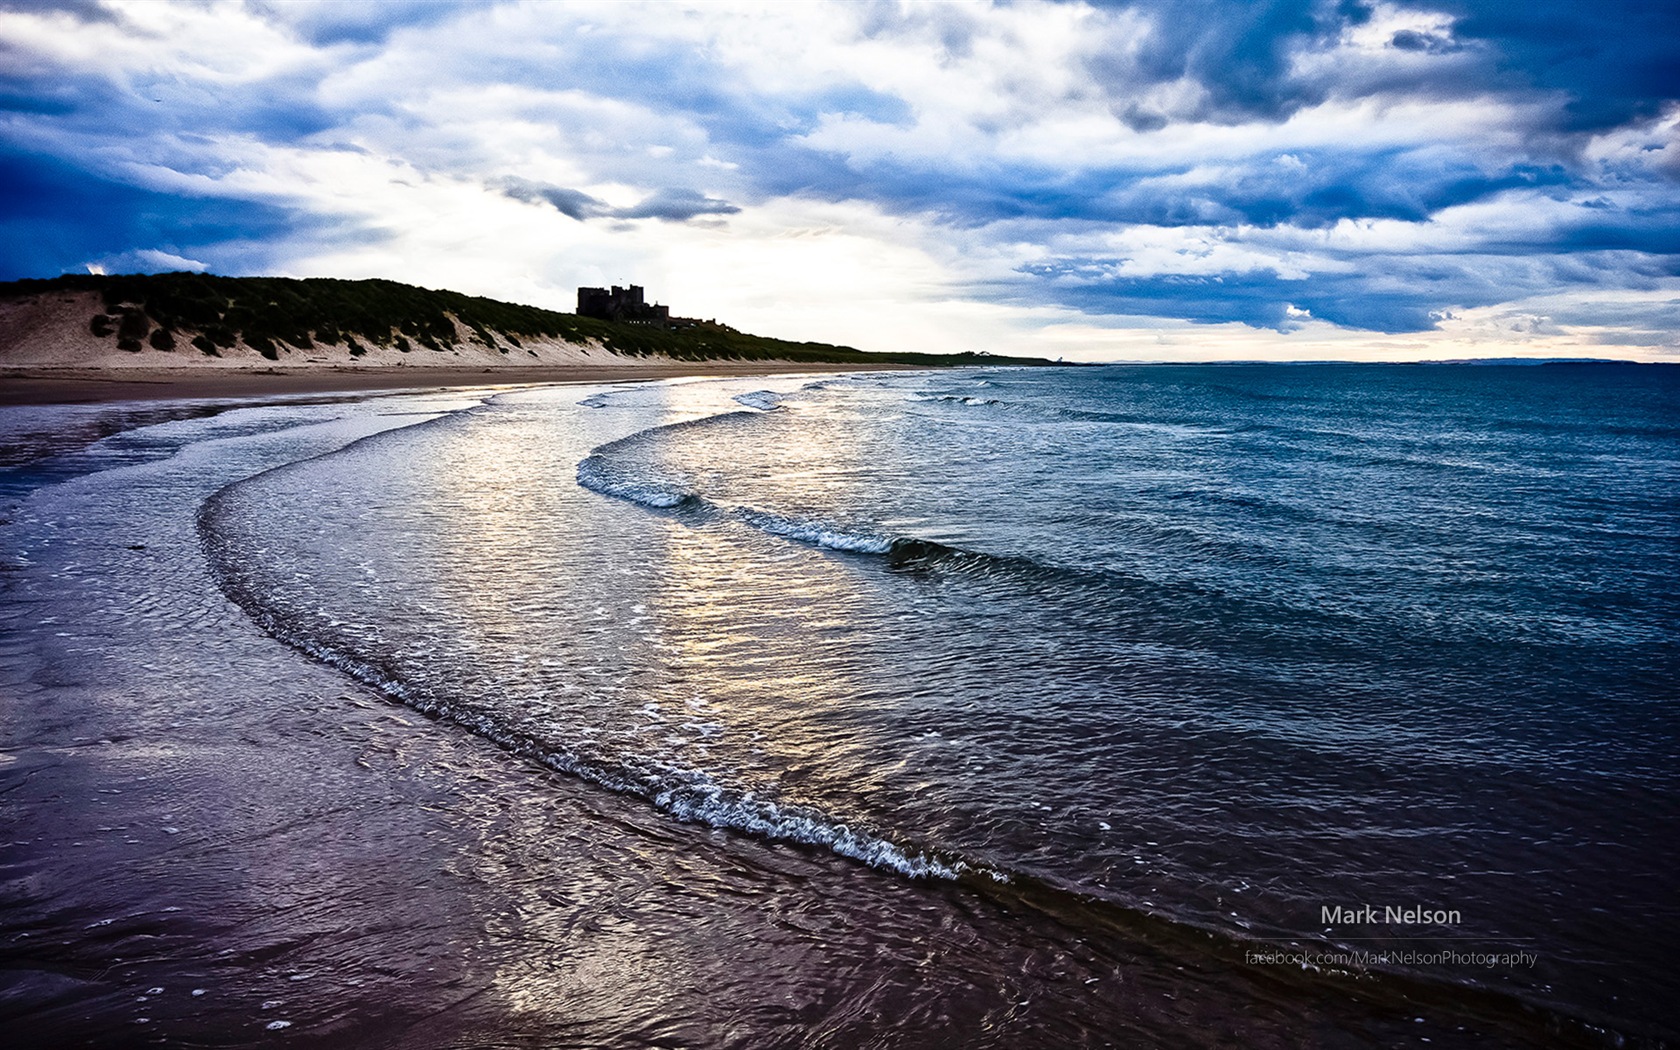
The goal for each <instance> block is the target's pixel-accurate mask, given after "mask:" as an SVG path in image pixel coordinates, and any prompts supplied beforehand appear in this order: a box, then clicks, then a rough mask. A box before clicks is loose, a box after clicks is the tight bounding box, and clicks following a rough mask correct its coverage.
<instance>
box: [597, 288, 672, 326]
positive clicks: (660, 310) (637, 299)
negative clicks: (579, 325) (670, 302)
mask: <svg viewBox="0 0 1680 1050" xmlns="http://www.w3.org/2000/svg"><path fill="white" fill-rule="evenodd" d="M577 312H578V316H579V317H596V318H600V319H601V320H603V321H627V322H629V323H631V324H651V325H658V326H659V327H661V328H668V327H670V325H671V308H670V307H668V306H660V305H659V304H658V303H649V302H646V301H644V300H643V298H642V286H641V285H639V284H633V285H631V286H630V287H628V288H620V287H619V286H618V285H616V284H615V285H613V286H612V290H611V291H608V290H607V289H605V288H579V289H578V304H577Z"/></svg>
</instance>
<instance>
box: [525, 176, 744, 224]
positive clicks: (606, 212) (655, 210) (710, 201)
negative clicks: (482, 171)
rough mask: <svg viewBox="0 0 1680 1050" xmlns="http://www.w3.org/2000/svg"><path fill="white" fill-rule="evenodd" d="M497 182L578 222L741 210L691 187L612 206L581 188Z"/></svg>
mask: <svg viewBox="0 0 1680 1050" xmlns="http://www.w3.org/2000/svg"><path fill="white" fill-rule="evenodd" d="M496 185H497V186H498V187H499V188H500V189H501V191H502V192H503V193H505V194H507V195H508V196H509V197H512V198H513V199H514V200H516V201H524V202H525V203H527V204H536V203H545V204H549V205H552V206H553V207H554V210H555V211H558V212H559V213H560V214H562V215H564V216H566V217H567V218H568V219H576V220H578V221H580V222H581V221H583V220H585V219H597V218H614V219H660V220H663V221H665V222H687V221H689V220H690V219H694V218H698V217H700V216H703V215H736V214H739V213H740V211H741V209H740V208H737V207H736V206H735V205H733V204H730V203H729V202H728V201H725V200H719V199H717V198H716V197H708V196H706V195H705V194H703V193H700V192H698V191H696V190H690V189H676V188H667V189H661V190H657V191H655V192H654V193H651V194H649V195H648V196H647V197H645V198H643V199H642V201H641V202H640V203H638V204H635V205H631V206H629V207H624V208H614V207H611V206H610V205H608V204H607V203H606V202H605V201H602V200H600V199H598V198H596V197H592V196H590V195H589V194H587V193H585V192H583V191H582V190H573V189H567V188H565V187H564V186H547V185H543V184H542V183H535V182H530V181H527V180H525V179H520V178H514V177H509V178H505V179H501V180H498V181H497V183H496Z"/></svg>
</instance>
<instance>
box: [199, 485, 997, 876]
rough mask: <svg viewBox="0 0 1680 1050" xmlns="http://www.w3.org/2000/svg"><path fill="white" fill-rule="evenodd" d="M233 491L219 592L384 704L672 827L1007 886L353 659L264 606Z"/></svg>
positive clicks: (204, 536) (210, 539) (212, 511)
mask: <svg viewBox="0 0 1680 1050" xmlns="http://www.w3.org/2000/svg"><path fill="white" fill-rule="evenodd" d="M261 476H262V475H257V477H261ZM247 480H249V479H247ZM240 484H242V482H236V483H234V484H233V485H229V486H227V487H225V488H223V489H222V490H221V491H219V492H217V493H216V494H215V495H213V496H211V497H210V499H208V500H206V501H205V503H204V504H203V506H201V507H200V508H199V513H198V529H199V535H200V538H201V540H202V542H203V547H204V550H205V552H206V554H207V555H208V561H209V563H210V568H211V572H212V575H213V576H214V577H215V579H216V582H217V585H218V586H219V587H220V589H221V590H222V592H223V593H224V594H226V595H227V596H228V597H229V598H230V599H231V600H232V601H233V602H234V603H235V604H237V605H238V606H239V607H240V608H241V609H243V610H244V611H245V612H246V614H247V615H249V616H250V617H251V618H252V619H253V620H254V621H255V622H256V623H257V624H258V625H259V626H260V627H261V628H262V629H263V630H264V631H266V632H267V633H268V634H269V635H270V636H272V637H274V638H275V639H277V640H278V641H280V642H283V643H284V644H286V645H288V646H290V647H292V648H293V649H296V650H298V651H299V652H301V653H304V654H305V655H307V656H309V657H311V658H313V659H315V660H317V661H319V662H321V663H324V664H326V665H328V666H330V667H334V668H336V669H338V670H339V671H341V672H343V673H344V674H346V675H349V676H350V677H351V678H353V679H355V680H356V681H358V682H361V683H362V684H364V685H366V686H369V687H371V688H372V689H374V690H376V691H377V692H379V693H380V694H382V695H383V696H385V697H387V698H388V699H390V700H393V701H395V702H397V703H400V704H402V705H404V706H406V707H410V708H412V709H414V710H416V711H419V712H421V713H423V714H426V715H428V716H430V717H433V718H437V719H440V720H442V721H447V722H449V723H451V724H454V725H457V726H460V727H462V728H464V729H466V730H468V731H470V732H472V733H474V734H475V735H477V736H481V737H483V738H484V739H486V740H489V741H491V742H492V743H495V744H497V745H498V746H500V747H502V748H504V749H505V750H507V751H509V752H511V753H513V754H516V755H519V756H521V757H524V758H529V759H532V760H535V761H537V762H540V763H542V764H543V765H544V766H547V767H548V768H550V769H553V770H555V771H557V772H561V773H567V774H570V775H572V776H576V777H578V778H580V779H582V780H585V781H588V782H589V783H592V784H595V785H597V786H599V787H603V788H607V789H609V790H612V791H616V792H620V793H623V794H628V795H632V796H635V797H639V798H642V799H645V800H646V801H648V802H651V803H652V804H653V805H654V806H655V807H656V808H658V809H660V810H661V811H663V812H666V813H669V814H670V815H672V816H674V817H676V818H677V819H678V820H682V821H686V822H691V823H701V824H706V825H708V826H710V827H715V828H719V829H725V830H730V831H737V832H741V833H744V834H748V835H753V836H756V837H758V838H762V839H766V840H769V841H776V842H792V843H798V844H800V845H804V846H811V847H815V848H820V849H825V850H828V851H829V852H831V853H834V854H836V855H837V856H841V857H846V858H849V859H852V860H856V861H859V862H861V863H864V864H867V865H869V866H870V867H873V868H879V869H882V870H887V871H892V872H896V873H898V874H900V875H903V876H906V877H908V878H912V879H928V878H934V879H958V878H962V877H964V876H965V875H970V874H980V875H983V876H986V877H988V878H990V879H991V880H992V881H1007V879H1008V876H1007V875H1005V874H1004V873H1002V872H1000V871H996V870H994V869H991V868H988V867H986V866H984V865H978V864H974V863H971V862H969V861H967V860H965V859H963V858H961V857H958V856H956V855H954V854H951V853H949V852H947V851H941V850H936V849H932V848H918V847H915V846H907V845H901V844H899V843H897V842H894V841H892V840H891V839H889V838H888V837H887V836H886V835H884V834H883V833H881V832H879V831H877V830H874V829H871V828H869V827H867V826H863V825H861V824H855V823H854V822H851V821H846V820H841V819H836V818H834V817H831V816H829V815H828V814H825V813H823V812H822V811H820V810H818V809H815V808H813V807H810V806H805V805H800V804H797V803H789V802H783V801H780V800H777V799H774V798H766V797H763V796H762V795H760V794H759V793H757V792H755V791H752V790H750V789H744V788H738V787H733V786H730V785H726V784H721V783H719V782H717V780H715V779H714V778H713V777H712V776H711V775H710V774H708V773H706V772H704V771H702V770H698V769H692V768H685V767H681V766H677V765H674V764H671V763H669V762H668V761H665V760H661V759H658V758H654V757H651V756H636V755H628V756H623V757H614V756H609V755H590V754H585V753H583V752H582V751H580V750H578V749H576V748H572V747H567V746H565V745H564V744H561V743H559V742H556V741H555V740H553V739H551V738H549V737H546V736H544V735H543V734H541V733H539V732H537V731H535V730H533V729H532V728H530V727H528V726H525V725H521V724H518V723H513V722H509V721H507V720H505V719H502V718H498V717H497V716H496V715H495V714H494V713H492V712H490V711H487V710H484V709H481V708H480V707H478V706H477V705H475V704H473V703H472V702H471V701H470V700H463V699H461V698H455V697H450V696H447V695H443V694H440V693H439V692H438V691H436V690H434V689H432V688H429V687H428V686H427V685H425V684H423V683H421V682H417V681H415V680H413V679H412V678H411V677H410V676H409V675H407V674H405V673H404V670H403V669H402V668H400V667H398V666H395V665H394V664H393V662H391V661H389V660H387V659H385V658H383V657H381V656H379V655H376V654H365V653H358V652H356V651H355V648H354V647H353V646H352V645H351V644H349V643H347V642H343V641H340V640H339V639H338V638H336V637H335V632H334V630H333V628H334V627H335V626H336V625H337V621H333V620H331V619H330V618H329V617H328V616H327V614H326V613H324V612H320V611H308V610H305V611H301V612H299V613H292V612H288V611H287V610H284V609H283V608H281V607H280V606H279V604H278V603H276V602H273V601H270V600H268V598H267V596H266V589H265V588H264V586H263V585H262V584H261V582H260V581H259V580H258V579H256V570H255V569H254V567H253V566H252V564H251V559H249V558H247V557H245V556H243V555H242V554H241V552H240V551H239V550H238V549H237V545H236V544H235V543H233V542H231V541H230V540H229V539H228V532H229V530H228V527H227V525H226V521H227V519H228V518H229V517H230V516H231V514H232V508H231V507H230V503H231V501H232V500H233V498H234V494H235V493H236V492H237V490H238V487H239V485H240Z"/></svg>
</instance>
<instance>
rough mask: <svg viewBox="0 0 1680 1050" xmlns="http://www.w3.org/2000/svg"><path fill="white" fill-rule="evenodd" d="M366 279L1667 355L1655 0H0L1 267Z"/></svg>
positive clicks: (727, 311) (1287, 353)
mask: <svg viewBox="0 0 1680 1050" xmlns="http://www.w3.org/2000/svg"><path fill="white" fill-rule="evenodd" d="M167 270H204V271H208V272H212V273H218V274H227V275H248V274H275V275H288V276H298V277H311V276H314V277H346V278H362V277H383V278H390V279H393V280H398V281H406V282H410V283H413V284H419V285H424V286H427V287H433V288H450V289H454V290H458V291H462V292H467V293H471V294H475V295H487V296H492V297H495V298H499V299H506V300H511V301H515V302H523V303H531V304H535V305H538V306H545V307H549V308H552V309H560V310H570V309H572V308H573V307H574V306H575V304H576V289H577V287H578V286H579V285H608V284H629V283H636V284H640V285H643V286H645V287H646V289H647V292H648V296H649V298H650V299H653V300H657V301H659V302H662V303H666V304H668V305H669V306H670V307H671V310H672V313H674V314H677V315H681V316H695V317H703V318H716V319H718V320H721V321H725V322H727V323H729V324H732V325H734V326H735V327H737V328H740V329H742V330H745V331H750V332H755V333H758V334H761V335H770V336H779V337H782V338H789V339H801V340H816V341H822V342H836V343H843V344H848V345H852V346H857V347H860V348H863V349H867V350H883V351H885V350H924V351H932V352H956V351H964V350H976V351H985V352H989V353H1024V354H1032V355H1035V356H1046V357H1052V358H1054V357H1065V358H1066V359H1068V360H1085V361H1096V360H1152V361H1160V360H1220V359H1244V360H1269V359H1308V360H1322V359H1346V360H1427V359H1454V358H1464V357H1507V356H1511V357H1515V356H1542V357H1619V358H1633V359H1641V360H1675V361H1680V13H1677V12H1676V11H1675V10H1674V9H1673V7H1672V6H1671V5H1670V4H1669V3H1666V2H1651V0H1522V2H1520V3H1518V2H1508V0H1418V2H1415V3H1412V2H1403V3H1388V2H1361V0H1324V2H1317V0H1307V2H1297V0H1277V2H1235V0H1138V2H1132V3H1077V2H1075V3H1036V2H1026V3H984V2H950V3H926V4H924V3H868V2H860V3H794V2H783V3H775V4H754V3H729V2H716V3H702V4H684V3H647V4H644V3H636V2H613V3H592V2H578V3H562V2H538V3H531V2H513V3H450V2H402V0H388V2H384V3H378V4H372V3H368V4H362V3H353V2H344V0H337V2H304V0H299V2H258V0H248V2H242V3H185V2H182V3H165V2H157V0H153V2H138V3H126V2H115V0H113V2H96V0H56V2H55V0H22V2H14V0H0V280H10V279H15V278H19V277H48V276H53V275H56V274H59V273H64V272H88V271H93V272H109V273H119V272H123V273H132V272H160V271H167Z"/></svg>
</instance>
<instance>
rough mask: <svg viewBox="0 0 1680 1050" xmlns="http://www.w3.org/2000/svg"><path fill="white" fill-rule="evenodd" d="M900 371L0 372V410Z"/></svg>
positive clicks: (708, 367) (784, 366)
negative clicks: (155, 401)
mask: <svg viewBox="0 0 1680 1050" xmlns="http://www.w3.org/2000/svg"><path fill="white" fill-rule="evenodd" d="M905 367H906V366H904V365H898V364H892V363H889V362H883V363H881V364H879V365H876V364H869V365H844V364H812V363H808V362H795V361H667V360H662V361H647V362H643V361H626V362H624V363H617V364H601V365H553V366H537V367H519V366H508V367H501V368H471V367H468V368H453V367H444V366H420V367H413V368H405V367H395V368H376V367H365V368H351V367H345V366H335V365H324V366H318V367H301V368H272V369H250V370H243V369H242V370H237V371H236V370H231V369H228V370H222V369H212V368H203V369H196V370H195V369H186V368H158V369H145V368H123V369H111V368H105V369H99V368H53V369H41V368H36V369H23V368H0V405H51V404H81V403H91V402H100V401H140V400H146V401H151V400H161V399H173V398H234V397H240V398H243V397H263V396H271V395H287V394H323V393H338V392H358V391H366V392H373V391H393V390H429V389H439V388H446V387H475V386H503V385H524V384H535V383H617V382H634V381H638V380H654V379H674V378H680V377H687V376H752V375H780V374H787V373H813V374H814V373H824V372H876V371H886V370H889V369H890V370H899V369H903V368H905Z"/></svg>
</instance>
